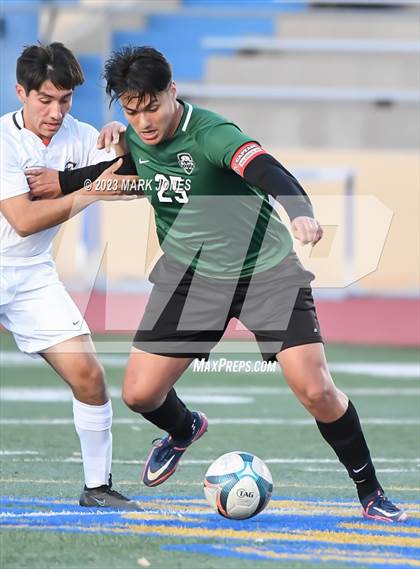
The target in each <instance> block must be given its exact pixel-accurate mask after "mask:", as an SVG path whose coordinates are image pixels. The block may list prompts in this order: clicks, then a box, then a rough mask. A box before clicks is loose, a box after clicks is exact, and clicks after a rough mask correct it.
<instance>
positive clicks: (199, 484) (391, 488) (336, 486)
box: [0, 477, 420, 504]
mask: <svg viewBox="0 0 420 569" xmlns="http://www.w3.org/2000/svg"><path fill="white" fill-rule="evenodd" d="M0 483H2V484H26V485H28V484H60V485H63V484H71V485H75V484H80V480H72V479H69V478H66V480H59V479H57V478H54V479H45V478H39V479H34V478H16V477H13V478H0ZM137 483H138V482H137V481H135V480H118V486H133V485H135V484H137ZM169 486H173V487H174V488H177V487H184V486H186V487H192V486H197V487H200V488H202V487H203V483H202V482H183V481H182V480H172V478H171V479H169V480H167V481H166V482H165V488H166V487H168V488H169ZM276 488H277V489H278V488H303V489H304V490H307V489H308V485H307V484H303V483H299V482H276ZM311 488H313V489H315V488H316V489H319V490H348V488H349V486H348V484H311ZM387 490H388V491H389V492H394V491H395V492H410V493H412V492H420V487H418V486H414V487H413V486H387ZM74 503H75V504H76V501H74Z"/></svg>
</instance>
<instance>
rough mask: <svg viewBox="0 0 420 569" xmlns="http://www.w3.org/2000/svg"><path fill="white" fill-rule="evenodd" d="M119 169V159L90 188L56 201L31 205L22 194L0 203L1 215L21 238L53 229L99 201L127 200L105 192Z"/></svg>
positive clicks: (36, 202)
mask: <svg viewBox="0 0 420 569" xmlns="http://www.w3.org/2000/svg"><path fill="white" fill-rule="evenodd" d="M120 165H121V159H119V161H117V162H115V163H112V164H111V166H109V167H108V169H107V170H105V171H104V172H103V173H102V174H101V176H99V178H98V179H97V181H96V183H94V184H92V185H91V187H90V188H83V189H80V190H78V191H76V192H73V193H72V194H70V195H68V196H64V197H63V198H61V199H59V200H57V199H46V200H36V201H33V200H31V199H30V197H29V193H25V194H21V195H18V196H15V197H11V198H8V199H5V200H1V201H0V211H1V213H2V214H3V215H4V216H5V218H6V219H7V221H8V222H9V223H10V225H11V226H12V227H13V229H14V230H15V231H16V232H17V233H18V234H19V235H20V236H21V237H27V236H28V235H32V234H33V233H37V232H38V231H42V230H43V229H48V228H50V227H54V226H55V225H58V224H60V223H63V222H64V221H67V220H68V219H70V218H71V217H73V216H75V215H76V214H77V213H79V212H80V211H82V210H83V209H85V208H86V207H88V206H89V205H90V204H92V203H94V202H97V201H98V200H116V199H127V196H125V195H122V193H121V191H120V190H112V189H105V188H106V187H107V186H108V181H109V180H113V178H114V177H115V171H116V170H118V168H119V167H120ZM130 197H131V196H130ZM130 197H129V199H130Z"/></svg>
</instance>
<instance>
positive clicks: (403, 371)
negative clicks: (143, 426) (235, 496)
mask: <svg viewBox="0 0 420 569" xmlns="http://www.w3.org/2000/svg"><path fill="white" fill-rule="evenodd" d="M99 358H100V360H101V362H102V363H103V364H104V365H106V366H108V367H114V368H123V367H124V366H125V365H126V363H127V358H128V356H118V355H111V354H100V355H99ZM218 359H219V358H212V361H215V360H218ZM242 359H244V358H242ZM0 363H1V365H2V366H10V367H16V366H25V367H38V366H42V365H46V364H45V362H44V361H42V360H37V359H33V358H30V357H28V356H27V355H25V354H21V353H19V352H11V351H5V352H2V353H1V354H0ZM329 367H330V370H331V371H332V372H338V373H347V374H351V375H370V376H372V377H380V378H387V379H397V380H398V379H415V380H419V378H420V363H416V362H413V363H410V362H398V363H397V362H389V363H386V362H385V363H384V362H330V363H329ZM273 373H276V372H273ZM203 375H204V374H203Z"/></svg>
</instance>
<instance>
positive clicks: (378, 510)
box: [373, 506, 397, 518]
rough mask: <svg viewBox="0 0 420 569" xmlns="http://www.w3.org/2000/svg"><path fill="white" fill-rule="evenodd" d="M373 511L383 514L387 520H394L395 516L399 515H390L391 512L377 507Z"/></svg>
mask: <svg viewBox="0 0 420 569" xmlns="http://www.w3.org/2000/svg"><path fill="white" fill-rule="evenodd" d="M373 509H374V510H376V511H377V512H379V513H380V514H382V515H383V516H385V517H386V518H393V517H394V516H396V515H397V513H394V514H392V513H390V512H386V511H385V510H382V509H381V508H377V507H376V506H373Z"/></svg>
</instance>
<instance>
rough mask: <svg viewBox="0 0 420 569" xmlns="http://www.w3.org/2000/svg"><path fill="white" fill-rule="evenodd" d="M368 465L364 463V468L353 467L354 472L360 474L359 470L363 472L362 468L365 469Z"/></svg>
mask: <svg viewBox="0 0 420 569" xmlns="http://www.w3.org/2000/svg"><path fill="white" fill-rule="evenodd" d="M367 465H368V463H366V464H364V465H363V466H362V468H353V472H354V473H355V474H358V473H359V472H362V470H363V469H364V468H366V466H367Z"/></svg>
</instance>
